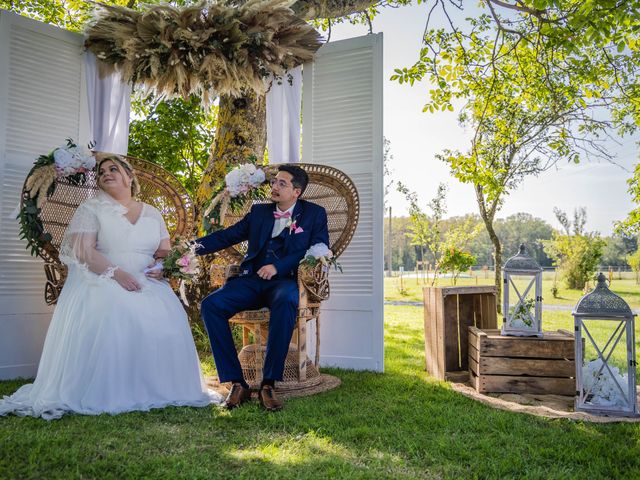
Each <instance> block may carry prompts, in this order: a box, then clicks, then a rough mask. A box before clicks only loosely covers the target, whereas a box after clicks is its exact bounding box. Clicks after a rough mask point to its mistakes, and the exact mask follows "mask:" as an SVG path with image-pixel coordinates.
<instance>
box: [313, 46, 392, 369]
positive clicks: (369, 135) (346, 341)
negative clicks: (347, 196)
mask: <svg viewBox="0 0 640 480" xmlns="http://www.w3.org/2000/svg"><path fill="white" fill-rule="evenodd" d="M303 94H304V99H303V105H304V112H303V120H304V125H303V138H302V145H303V161H304V162H309V163H319V164H325V165H331V166H334V167H336V168H339V169H340V170H342V171H343V172H345V173H346V174H347V175H349V176H350V178H351V179H352V180H353V182H354V183H355V185H356V187H357V189H358V194H359V196H360V219H359V222H358V227H357V229H356V233H355V236H354V238H353V240H352V241H351V243H350V244H349V246H348V247H347V249H346V250H345V252H344V253H343V254H342V255H341V256H340V258H339V262H340V264H341V265H342V267H343V270H344V273H342V274H341V273H339V272H335V271H333V270H332V272H331V276H330V283H331V297H330V299H329V300H328V301H327V302H324V303H323V305H322V312H323V313H322V330H321V333H322V339H321V345H322V347H321V348H322V351H321V352H320V353H321V355H320V358H321V362H322V363H323V364H325V365H335V366H340V367H346V368H355V369H371V370H378V371H381V370H383V368H384V358H383V355H384V353H383V350H384V348H383V347H384V345H383V304H382V297H383V284H382V280H383V279H382V35H381V34H378V35H367V36H366V37H360V38H355V39H350V40H343V41H340V42H334V43H329V44H327V45H325V46H323V47H322V48H321V49H320V50H319V51H318V53H317V54H316V57H315V59H314V63H313V64H309V65H305V68H304V89H303ZM311 351H313V346H311Z"/></svg>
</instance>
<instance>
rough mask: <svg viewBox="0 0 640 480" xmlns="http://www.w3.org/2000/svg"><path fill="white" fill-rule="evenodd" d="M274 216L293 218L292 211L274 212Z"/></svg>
mask: <svg viewBox="0 0 640 480" xmlns="http://www.w3.org/2000/svg"><path fill="white" fill-rule="evenodd" d="M273 217H274V218H276V219H278V218H291V212H284V213H278V212H273Z"/></svg>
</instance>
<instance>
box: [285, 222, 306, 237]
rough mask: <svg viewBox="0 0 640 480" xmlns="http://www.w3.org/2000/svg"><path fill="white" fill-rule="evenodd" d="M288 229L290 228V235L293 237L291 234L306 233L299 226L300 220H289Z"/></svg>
mask: <svg viewBox="0 0 640 480" xmlns="http://www.w3.org/2000/svg"><path fill="white" fill-rule="evenodd" d="M287 227H288V228H289V235H291V233H302V232H304V230H303V229H302V227H299V226H298V219H297V218H295V219H293V220H292V219H289V221H288V222H287Z"/></svg>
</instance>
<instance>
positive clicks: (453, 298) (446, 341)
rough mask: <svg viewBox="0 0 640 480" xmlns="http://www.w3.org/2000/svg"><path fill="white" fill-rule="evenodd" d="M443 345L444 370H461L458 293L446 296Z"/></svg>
mask: <svg viewBox="0 0 640 480" xmlns="http://www.w3.org/2000/svg"><path fill="white" fill-rule="evenodd" d="M443 306H444V312H443V313H444V315H442V317H443V322H442V345H443V347H444V371H445V372H447V371H450V370H460V366H459V348H458V295H447V296H446V297H444V302H443Z"/></svg>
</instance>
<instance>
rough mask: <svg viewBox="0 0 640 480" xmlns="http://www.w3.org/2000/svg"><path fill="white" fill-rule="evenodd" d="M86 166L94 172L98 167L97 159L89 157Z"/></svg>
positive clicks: (85, 162)
mask: <svg viewBox="0 0 640 480" xmlns="http://www.w3.org/2000/svg"><path fill="white" fill-rule="evenodd" d="M84 166H85V168H86V169H88V170H93V169H94V168H95V166H96V157H94V156H93V155H89V156H87V158H86V159H85V161H84Z"/></svg>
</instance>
